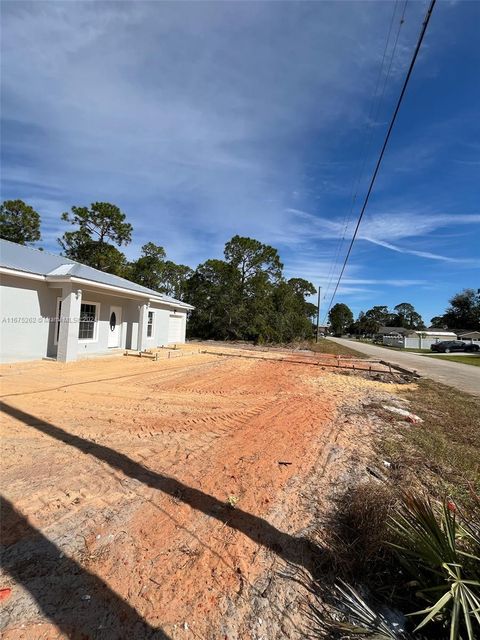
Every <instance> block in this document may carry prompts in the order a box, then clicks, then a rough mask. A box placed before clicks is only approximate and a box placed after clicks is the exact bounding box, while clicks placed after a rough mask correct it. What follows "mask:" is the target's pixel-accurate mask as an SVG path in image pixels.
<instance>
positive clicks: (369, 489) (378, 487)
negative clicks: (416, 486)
mask: <svg viewBox="0 0 480 640" xmlns="http://www.w3.org/2000/svg"><path fill="white" fill-rule="evenodd" d="M396 500H397V499H396V498H395V496H394V493H393V491H392V490H391V489H390V488H389V487H387V486H385V485H382V484H380V483H378V482H373V481H371V482H365V483H363V484H359V485H356V486H353V487H351V488H350V489H349V490H348V491H347V492H346V493H345V494H344V495H343V496H341V497H340V498H339V499H338V500H337V501H336V505H335V509H334V511H333V513H332V514H331V516H330V518H329V520H328V521H327V522H326V529H327V531H328V551H329V553H328V554H326V556H325V560H326V561H327V563H328V566H327V565H325V566H324V567H322V568H323V569H325V570H326V572H327V573H328V572H329V571H330V572H331V573H332V578H333V579H334V580H335V579H336V578H338V577H339V576H340V577H341V578H342V579H344V580H347V581H351V582H353V583H356V582H358V581H359V580H361V581H362V582H363V584H366V585H368V584H369V583H372V582H373V583H375V584H378V583H379V582H382V581H383V580H381V579H380V574H382V575H383V576H384V578H385V577H386V576H387V575H388V573H389V571H390V561H389V558H390V557H391V553H390V552H389V551H388V550H387V548H386V547H385V544H384V541H385V538H386V522H387V517H388V515H389V514H390V513H391V511H392V509H393V507H394V505H395V503H396ZM324 574H325V572H324Z"/></svg>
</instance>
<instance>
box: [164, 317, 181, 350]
mask: <svg viewBox="0 0 480 640" xmlns="http://www.w3.org/2000/svg"><path fill="white" fill-rule="evenodd" d="M183 340H184V335H183V318H182V316H173V315H171V316H170V318H169V319H168V342H169V343H175V342H183Z"/></svg>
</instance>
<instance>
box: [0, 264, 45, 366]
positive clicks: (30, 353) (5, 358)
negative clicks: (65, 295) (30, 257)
mask: <svg viewBox="0 0 480 640" xmlns="http://www.w3.org/2000/svg"><path fill="white" fill-rule="evenodd" d="M56 297H57V296H56V293H55V292H54V290H52V289H49V288H48V286H47V284H46V283H45V282H42V281H40V280H33V279H27V278H19V277H16V276H10V275H3V276H2V280H1V285H0V309H1V312H0V316H1V317H0V356H1V361H2V362H18V361H20V360H39V359H41V358H45V357H46V356H47V355H50V354H49V350H50V345H52V346H53V337H54V332H55V324H56V323H55V322H54V320H53V319H54V318H55V314H56Z"/></svg>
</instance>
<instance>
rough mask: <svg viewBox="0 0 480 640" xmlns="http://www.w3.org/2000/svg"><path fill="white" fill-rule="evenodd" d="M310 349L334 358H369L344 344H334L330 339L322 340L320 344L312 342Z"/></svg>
mask: <svg viewBox="0 0 480 640" xmlns="http://www.w3.org/2000/svg"><path fill="white" fill-rule="evenodd" d="M309 348H310V349H312V351H315V352H316V353H329V354H331V355H334V356H355V357H356V358H362V359H363V358H367V357H368V356H366V355H365V354H364V353H360V352H359V351H355V349H350V348H349V347H345V346H344V345H343V344H337V343H336V342H332V341H331V340H328V338H321V339H320V340H319V341H318V342H312V343H311V344H310V345H309Z"/></svg>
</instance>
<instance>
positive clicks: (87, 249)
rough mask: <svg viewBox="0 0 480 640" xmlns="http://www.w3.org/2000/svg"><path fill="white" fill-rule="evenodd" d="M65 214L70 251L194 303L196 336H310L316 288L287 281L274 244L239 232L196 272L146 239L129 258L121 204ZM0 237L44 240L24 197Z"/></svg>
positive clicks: (63, 240) (6, 206)
mask: <svg viewBox="0 0 480 640" xmlns="http://www.w3.org/2000/svg"><path fill="white" fill-rule="evenodd" d="M61 218H62V220H64V221H65V222H68V223H70V224H71V225H72V227H73V230H72V231H66V232H65V233H64V234H63V235H62V236H61V237H60V238H58V242H59V245H60V247H61V249H62V254H63V255H64V256H66V257H67V258H70V259H72V260H76V261H78V262H81V263H82V264H86V265H88V266H91V267H94V268H95V269H99V270H101V271H105V272H107V273H112V274H114V275H118V276H121V277H124V278H127V279H129V280H131V281H132V282H136V283H138V284H140V285H143V286H145V287H148V288H150V289H154V290H155V291H159V292H160V293H164V294H166V295H170V296H172V297H174V298H177V299H179V300H183V301H185V302H188V303H190V304H192V305H193V306H194V307H195V310H194V311H193V312H192V315H191V318H190V321H189V323H188V331H189V334H190V335H191V336H196V337H199V338H212V339H233V340H253V341H255V342H291V341H292V340H295V339H309V338H311V337H312V317H313V316H314V314H315V313H316V307H315V305H313V304H311V303H309V302H308V301H307V297H308V296H310V295H312V294H314V293H315V291H316V289H315V287H314V286H313V284H312V283H311V282H308V281H307V280H304V279H302V278H290V279H288V280H287V279H286V278H285V277H284V275H283V264H282V262H281V260H280V256H279V255H278V251H277V250H276V249H275V248H274V247H271V246H269V245H267V244H263V243H261V242H259V241H258V240H255V239H253V238H245V237H241V236H238V235H237V236H234V237H233V238H232V239H231V240H230V241H229V242H227V243H226V245H225V249H224V259H223V260H218V259H211V260H207V261H206V262H204V263H202V264H200V265H198V267H197V268H196V269H191V268H190V267H188V266H187V265H183V264H176V263H175V262H173V261H171V260H167V256H166V252H165V249H164V248H163V247H162V246H160V245H156V244H155V243H153V242H147V243H146V244H145V245H143V247H142V250H141V254H140V256H139V257H138V258H137V259H136V260H133V261H129V260H128V259H127V257H126V256H125V254H124V253H123V252H122V250H121V247H124V246H126V245H128V244H129V243H130V242H131V238H132V233H133V227H132V225H131V224H130V223H128V222H127V220H126V216H125V214H124V213H123V212H122V211H121V210H120V209H119V208H118V207H117V206H116V205H113V204H110V203H108V202H94V203H92V204H91V205H90V206H89V207H76V206H73V207H72V208H71V210H70V211H69V212H65V213H63V214H62V216H61ZM0 236H1V237H2V238H5V239H7V240H11V241H13V242H17V243H20V244H31V243H34V242H38V241H40V240H41V234H40V215H39V214H38V212H36V211H35V210H34V209H33V208H32V207H30V206H29V205H27V204H25V203H24V202H22V201H21V200H9V201H5V202H4V203H3V204H2V205H1V207H0Z"/></svg>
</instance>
